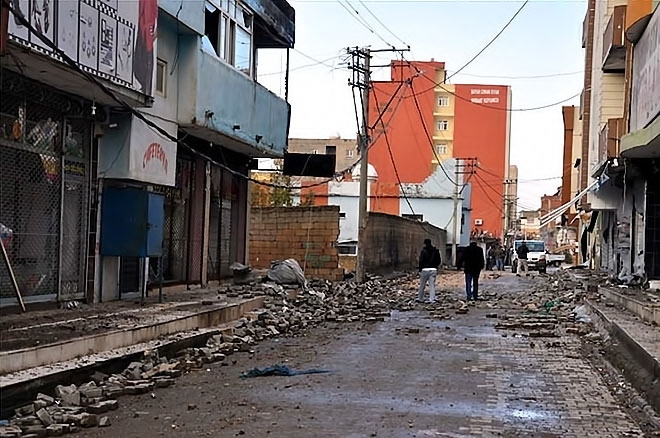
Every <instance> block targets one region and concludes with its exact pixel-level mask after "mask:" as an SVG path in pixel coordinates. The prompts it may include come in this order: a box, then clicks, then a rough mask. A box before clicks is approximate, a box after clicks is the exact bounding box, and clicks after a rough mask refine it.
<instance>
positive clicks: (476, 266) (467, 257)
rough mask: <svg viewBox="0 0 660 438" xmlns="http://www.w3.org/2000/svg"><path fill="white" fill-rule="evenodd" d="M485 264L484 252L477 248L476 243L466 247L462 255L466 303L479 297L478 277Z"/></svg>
mask: <svg viewBox="0 0 660 438" xmlns="http://www.w3.org/2000/svg"><path fill="white" fill-rule="evenodd" d="M485 264H486V261H485V260H484V251H483V250H482V249H481V248H480V247H479V246H477V242H470V246H468V247H467V248H466V249H465V252H464V253H463V270H464V271H465V292H466V294H467V300H468V301H470V300H474V301H477V298H478V296H479V275H480V274H481V270H482V269H483V268H484V265H485Z"/></svg>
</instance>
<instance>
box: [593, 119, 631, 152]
mask: <svg viewBox="0 0 660 438" xmlns="http://www.w3.org/2000/svg"><path fill="white" fill-rule="evenodd" d="M624 133H625V129H624V123H623V118H618V119H609V120H608V121H607V123H606V124H605V125H604V126H603V128H602V129H601V130H600V138H599V140H598V147H599V157H600V159H601V160H605V159H607V158H616V157H618V156H619V144H620V142H621V137H622V136H623V134H624Z"/></svg>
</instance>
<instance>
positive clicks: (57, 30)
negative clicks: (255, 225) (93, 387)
mask: <svg viewBox="0 0 660 438" xmlns="http://www.w3.org/2000/svg"><path fill="white" fill-rule="evenodd" d="M74 3H75V4H71V5H69V4H68V3H67V5H69V6H70V8H69V7H68V6H67V8H65V7H64V3H62V2H59V3H58V2H50V3H48V2H46V3H45V5H46V6H47V8H49V9H48V11H47V12H46V15H47V16H48V20H50V24H48V20H47V21H45V22H43V23H34V22H32V23H33V25H32V26H26V25H25V23H23V22H21V20H20V19H18V18H17V16H16V15H17V14H18V15H21V14H22V13H26V12H27V10H23V11H22V12H21V8H23V6H24V3H23V2H13V3H12V5H14V7H16V8H17V9H16V10H14V11H12V16H11V17H10V20H9V25H8V29H7V31H8V42H7V44H6V47H5V49H6V53H7V55H6V56H3V57H2V76H1V78H2V99H0V101H1V102H0V106H1V108H0V113H1V114H2V125H3V126H4V129H3V130H2V131H1V132H2V134H1V135H0V148H1V149H2V151H1V152H2V153H1V155H2V156H3V159H2V160H1V164H0V182H1V183H0V190H2V196H0V199H2V201H1V203H0V223H2V227H3V230H4V231H3V233H2V234H3V236H4V237H5V238H4V239H3V242H4V243H6V246H7V249H8V253H9V266H10V267H11V269H12V271H13V273H14V274H15V276H16V278H17V281H18V284H19V288H20V291H21V293H22V294H23V296H24V297H25V298H26V300H27V301H30V300H58V301H64V300H71V299H86V300H87V301H88V302H97V301H107V300H114V299H121V298H127V297H131V296H134V295H135V293H136V292H138V291H139V289H141V287H142V285H143V284H144V283H152V284H153V283H156V282H159V281H160V280H162V281H163V282H164V283H165V286H166V287H167V286H169V285H173V286H177V287H180V286H182V285H190V284H206V283H208V282H210V281H214V280H218V279H219V278H221V277H222V276H224V275H227V274H229V265H230V264H231V263H233V262H235V261H245V259H246V239H247V222H248V221H247V216H248V214H249V210H248V204H247V200H248V191H247V176H248V174H249V167H250V166H249V164H250V162H251V160H252V159H253V158H258V157H281V156H283V153H284V151H285V148H286V144H287V137H288V128H289V116H290V106H289V104H288V103H287V102H286V101H285V100H284V99H281V98H279V97H278V96H276V95H275V94H274V93H272V92H271V91H269V90H268V89H266V88H265V87H264V86H262V85H260V84H259V83H258V82H257V81H256V77H257V75H256V69H257V62H256V60H257V55H258V52H259V50H260V49H264V48H269V49H272V48H279V49H290V48H292V47H293V45H294V40H295V12H294V10H293V8H291V6H289V5H288V3H286V1H280V0H277V1H275V0H245V1H236V0H207V1H204V0H192V1H186V2H182V3H181V2H179V3H177V2H168V1H164V2H157V1H156V0H140V1H137V2H128V1H117V0H114V1H113V0H108V1H103V2H89V3H88V2H80V3H79V2H74ZM25 5H27V2H26V3H25ZM78 23H84V24H85V26H82V25H81V26H79V25H78ZM37 24H39V26H37ZM39 30H41V32H42V34H43V35H45V36H46V38H47V39H48V40H49V41H51V43H52V44H45V43H44V42H43V41H41V40H40V39H39V38H38V33H39V32H38V31H39ZM63 54H66V55H67V56H68V57H69V58H71V60H72V62H73V64H74V65H70V64H69V63H68V62H63V61H62V59H63ZM25 66H29V68H25ZM78 69H80V70H82V71H84V72H86V73H88V74H91V75H93V77H94V78H95V81H90V80H88V78H84V77H82V76H81V75H80V74H79V73H78V72H77V70H78ZM97 82H98V83H97ZM99 83H100V84H101V85H103V86H104V87H105V88H106V89H107V90H109V92H106V91H103V90H101V88H100V87H99ZM115 97H116V98H115ZM119 101H122V102H123V103H125V104H120V103H119ZM228 102H229V103H231V104H228ZM6 157H9V159H5V158H6ZM136 192H137V193H138V195H137V196H136ZM144 200H149V202H152V201H153V202H154V203H153V204H149V206H147V205H146V204H144V203H143V201H144ZM143 210H144V211H143ZM146 211H149V213H145V212H146ZM142 214H149V215H150V216H149V217H148V218H147V219H145V220H147V222H148V223H149V226H147V227H146V229H153V228H155V229H158V228H160V230H161V231H162V236H160V238H158V239H156V240H153V239H154V238H155V237H154V236H155V235H154V234H151V233H150V232H146V235H145V234H143V233H144V232H143V233H139V234H138V235H132V234H131V233H130V232H129V231H128V230H126V231H125V232H120V231H118V230H117V229H116V227H112V224H113V220H112V219H113V217H115V218H117V219H118V220H121V218H122V217H125V216H127V215H128V216H131V215H136V217H141V216H140V215H142ZM113 215H114V216H113ZM151 215H153V216H151ZM44 218H45V219H44ZM152 221H153V222H152ZM145 242H146V245H147V246H149V250H150V251H153V252H154V253H159V254H160V255H159V256H158V257H151V258H149V257H148V256H145V253H144V245H143V244H144V243H145ZM138 243H139V244H138ZM111 247H112V248H113V249H112V250H109V249H108V248H111ZM154 248H156V249H157V250H154ZM3 265H7V263H4V264H3V263H0V293H1V296H0V299H2V300H4V301H3V302H7V303H9V304H11V303H12V302H13V294H12V289H13V288H12V286H11V284H9V281H10V280H9V274H8V272H7V269H6V266H3Z"/></svg>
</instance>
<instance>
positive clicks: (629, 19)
mask: <svg viewBox="0 0 660 438" xmlns="http://www.w3.org/2000/svg"><path fill="white" fill-rule="evenodd" d="M655 3H657V2H654V1H652V0H628V9H627V10H626V38H628V41H630V42H631V43H636V42H637V41H639V39H640V38H641V36H642V33H644V29H646V25H647V24H648V23H649V20H650V19H651V15H652V14H653V10H654V7H655Z"/></svg>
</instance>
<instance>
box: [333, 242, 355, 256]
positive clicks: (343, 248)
mask: <svg viewBox="0 0 660 438" xmlns="http://www.w3.org/2000/svg"><path fill="white" fill-rule="evenodd" d="M337 253H339V254H341V255H357V245H352V244H346V243H342V244H339V245H337Z"/></svg>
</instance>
